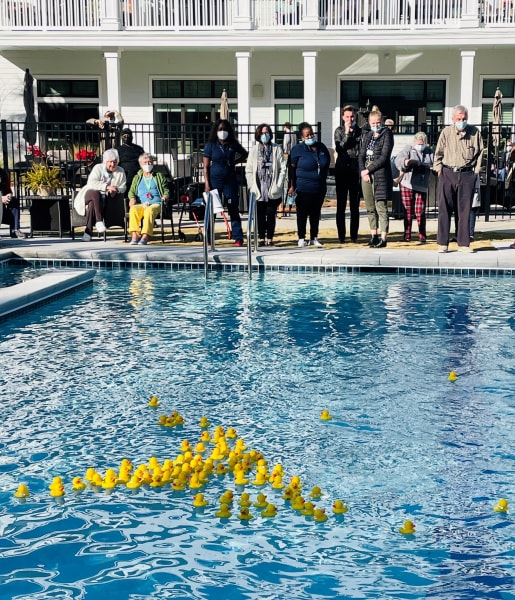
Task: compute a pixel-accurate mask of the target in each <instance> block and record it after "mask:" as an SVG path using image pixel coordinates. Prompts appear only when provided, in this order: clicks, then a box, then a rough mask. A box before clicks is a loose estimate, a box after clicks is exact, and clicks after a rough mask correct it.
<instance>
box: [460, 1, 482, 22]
mask: <svg viewBox="0 0 515 600" xmlns="http://www.w3.org/2000/svg"><path fill="white" fill-rule="evenodd" d="M462 6H463V8H462V12H461V19H460V27H462V28H466V27H479V0H463V5H462Z"/></svg>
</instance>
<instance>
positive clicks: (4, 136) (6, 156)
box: [0, 119, 9, 171]
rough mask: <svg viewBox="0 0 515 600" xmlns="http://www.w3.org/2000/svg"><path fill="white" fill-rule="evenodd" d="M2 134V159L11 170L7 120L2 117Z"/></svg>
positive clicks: (0, 126)
mask: <svg viewBox="0 0 515 600" xmlns="http://www.w3.org/2000/svg"><path fill="white" fill-rule="evenodd" d="M0 128H1V135H2V161H3V164H4V169H5V170H6V171H8V170H9V152H8V151H7V121H6V120H5V119H2V120H1V121H0Z"/></svg>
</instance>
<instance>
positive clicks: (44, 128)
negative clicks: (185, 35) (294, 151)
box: [0, 120, 515, 220]
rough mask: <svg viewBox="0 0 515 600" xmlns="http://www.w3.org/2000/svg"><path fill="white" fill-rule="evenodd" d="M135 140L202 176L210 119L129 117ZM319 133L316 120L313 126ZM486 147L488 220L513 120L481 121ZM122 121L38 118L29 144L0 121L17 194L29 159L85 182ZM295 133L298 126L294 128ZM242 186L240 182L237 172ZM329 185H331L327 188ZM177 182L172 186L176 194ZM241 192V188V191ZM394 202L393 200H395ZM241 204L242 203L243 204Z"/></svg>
mask: <svg viewBox="0 0 515 600" xmlns="http://www.w3.org/2000/svg"><path fill="white" fill-rule="evenodd" d="M124 126H126V127H130V129H131V130H132V132H133V137H134V140H133V141H134V143H136V144H138V145H139V146H142V147H143V148H144V150H145V151H146V152H149V153H150V154H152V155H153V156H154V157H155V159H156V162H157V164H161V165H166V167H167V168H168V169H169V171H170V173H171V175H172V177H173V178H174V180H177V181H178V182H180V183H184V182H190V181H202V172H203V171H202V151H203V148H204V145H205V143H206V140H207V138H208V136H209V132H210V129H211V124H204V125H202V124H191V125H184V124H182V125H181V124H173V123H164V124H153V123H150V124H146V123H130V124H125V125H124ZM271 127H272V128H273V131H274V133H275V141H276V142H277V143H282V139H283V135H284V133H283V127H282V125H271ZM255 128H256V125H254V124H249V125H238V126H236V129H237V135H238V139H239V141H240V143H241V144H242V145H243V146H245V147H247V148H250V146H251V145H252V144H253V143H254V139H255V138H254V133H255ZM313 128H314V130H315V131H316V132H317V134H318V135H319V137H320V135H321V132H322V130H321V124H320V123H317V124H316V125H314V126H313ZM480 128H481V131H482V134H483V138H484V142H485V147H486V148H487V151H486V152H485V153H484V159H483V168H482V171H481V191H482V193H481V213H483V214H484V215H485V218H486V219H487V220H488V219H489V217H490V215H494V216H496V217H498V216H501V217H502V216H506V215H508V216H511V212H512V207H513V205H514V198H513V196H514V186H513V183H512V177H511V169H512V168H513V165H510V163H509V160H508V158H509V157H508V156H507V154H506V151H505V149H506V142H507V141H508V140H514V139H515V125H506V124H503V125H497V124H493V123H489V124H486V125H481V126H480ZM121 129H122V126H121V125H116V124H115V125H112V124H109V123H106V124H105V126H104V128H103V129H100V128H99V127H97V126H90V125H88V124H86V123H41V122H40V123H37V124H36V126H35V129H34V131H33V132H32V133H33V136H34V139H35V140H37V143H35V144H33V145H31V144H28V143H27V141H26V140H25V139H24V137H23V133H24V124H23V123H20V122H7V121H5V120H2V121H0V144H1V156H2V163H3V166H4V168H6V169H7V170H8V171H10V173H11V178H12V182H13V186H14V188H15V192H16V194H17V195H18V196H20V197H22V198H23V197H24V196H29V195H30V192H29V191H28V190H26V189H24V187H23V183H22V181H23V180H22V175H23V174H24V173H25V172H26V171H28V170H29V169H31V167H32V165H33V164H34V162H38V161H39V162H41V161H44V162H46V163H47V164H50V165H54V166H58V167H59V168H60V170H61V176H62V180H63V181H64V182H65V183H64V184H63V187H64V188H65V189H66V192H67V193H70V192H72V191H73V190H75V189H76V188H78V187H81V186H82V185H84V183H85V182H86V180H87V177H88V174H89V171H90V169H91V166H92V165H93V164H94V163H95V161H98V160H100V157H101V155H102V152H103V151H104V150H105V149H106V148H108V147H116V146H118V145H119V144H120V132H121ZM296 133H297V135H298V132H296ZM427 134H428V138H429V143H430V144H431V145H433V146H435V145H436V141H437V139H438V135H439V131H436V130H435V129H434V128H433V129H432V130H431V131H427ZM242 186H243V187H245V182H244V175H243V173H242ZM331 187H332V186H330V188H331ZM180 189H181V186H180V185H176V186H175V192H176V194H177V195H179V194H180ZM243 198H245V194H243ZM393 204H394V206H393V210H392V213H393V216H394V217H397V218H399V217H401V216H402V207H400V202H397V203H396V199H395V197H394V203H393ZM396 205H397V206H396ZM427 208H428V213H429V214H431V212H436V211H437V202H436V194H435V192H434V190H430V194H429V201H428V207H427ZM242 209H243V210H245V206H244V205H243V206H242Z"/></svg>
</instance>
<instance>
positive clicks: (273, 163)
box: [245, 123, 286, 246]
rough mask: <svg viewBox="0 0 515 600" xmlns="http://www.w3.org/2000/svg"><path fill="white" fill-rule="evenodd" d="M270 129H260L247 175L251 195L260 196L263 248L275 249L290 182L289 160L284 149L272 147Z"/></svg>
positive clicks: (266, 127)
mask: <svg viewBox="0 0 515 600" xmlns="http://www.w3.org/2000/svg"><path fill="white" fill-rule="evenodd" d="M273 136H274V134H273V131H272V129H271V127H270V125H267V124H266V123H262V124H261V125H258V127H257V129H256V133H255V138H256V142H257V144H255V145H254V146H253V147H252V148H251V150H250V153H249V156H248V159H247V166H246V168H245V175H246V177H247V185H248V188H249V192H253V193H254V194H255V195H256V201H257V207H256V209H257V227H258V236H259V242H258V244H259V246H264V245H265V235H266V244H267V245H268V246H273V245H274V233H275V219H276V213H277V208H278V207H279V205H280V204H281V201H282V197H283V190H284V181H285V178H286V160H285V158H284V155H283V152H282V148H281V147H280V146H278V145H277V144H274V143H272V139H273Z"/></svg>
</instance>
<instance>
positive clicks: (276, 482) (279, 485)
mask: <svg viewBox="0 0 515 600" xmlns="http://www.w3.org/2000/svg"><path fill="white" fill-rule="evenodd" d="M272 488H273V489H274V490H282V489H284V483H283V478H282V477H281V475H276V476H275V477H274V479H273V482H272Z"/></svg>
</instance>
